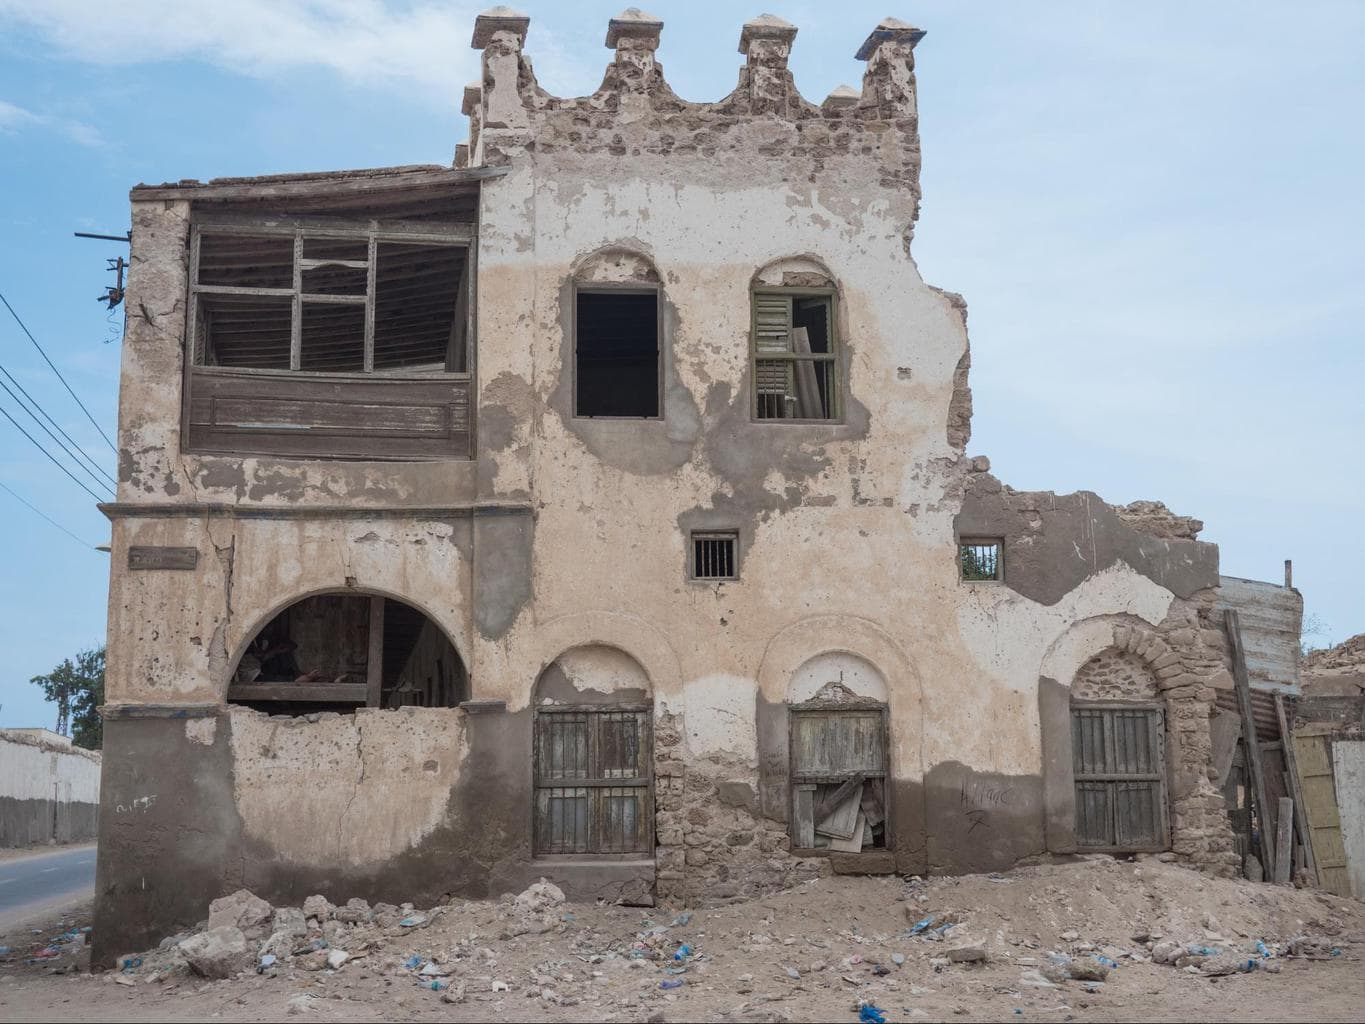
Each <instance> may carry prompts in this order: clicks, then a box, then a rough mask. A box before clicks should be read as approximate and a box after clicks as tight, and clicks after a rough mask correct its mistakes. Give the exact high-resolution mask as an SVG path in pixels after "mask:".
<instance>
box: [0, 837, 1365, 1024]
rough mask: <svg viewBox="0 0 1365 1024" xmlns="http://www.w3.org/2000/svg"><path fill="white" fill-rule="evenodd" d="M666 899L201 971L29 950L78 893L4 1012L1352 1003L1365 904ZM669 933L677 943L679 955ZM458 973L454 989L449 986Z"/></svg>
mask: <svg viewBox="0 0 1365 1024" xmlns="http://www.w3.org/2000/svg"><path fill="white" fill-rule="evenodd" d="M931 914H934V915H937V918H938V920H939V921H941V920H943V918H944V917H947V918H949V919H952V918H954V917H955V918H957V919H958V921H959V923H958V924H956V925H954V926H953V927H952V928H950V929H949V930H948V931H947V932H946V934H945V935H944V936H943V938H942V939H941V940H940V941H926V940H925V939H924V938H923V937H922V936H916V935H911V934H908V932H909V930H910V928H911V927H912V926H913V924H914V923H915V922H916V921H918V920H921V919H922V918H924V917H927V916H930V915H931ZM676 915H677V911H676V909H675V910H669V911H664V910H657V911H646V910H641V909H639V908H627V907H616V906H593V905H574V904H564V905H560V906H556V907H553V908H551V909H548V910H545V911H543V912H541V913H535V914H533V913H530V912H529V911H527V910H525V909H523V908H519V907H518V906H517V905H516V904H515V903H514V902H513V901H512V900H511V899H510V898H505V899H504V900H503V901H502V902H501V903H492V902H464V901H455V902H452V903H451V904H449V905H448V906H446V907H444V908H440V909H439V911H437V912H435V913H432V915H431V919H430V922H429V923H428V924H426V925H425V926H421V927H417V928H403V927H401V926H392V927H388V928H379V927H376V926H373V925H370V926H360V927H358V928H352V929H350V931H349V932H348V931H347V930H346V928H345V927H342V926H338V925H335V924H334V925H332V926H331V931H330V934H331V936H332V939H333V941H332V943H331V946H332V947H333V948H346V949H348V951H349V952H350V954H351V959H350V960H349V961H348V962H346V963H345V964H344V965H343V966H341V968H340V969H338V970H329V969H321V970H306V969H303V967H302V966H301V965H302V964H304V963H305V962H306V960H307V957H304V956H300V955H295V956H294V957H293V958H292V959H286V960H285V961H284V962H283V963H282V964H279V965H277V966H275V967H272V968H270V969H268V970H266V971H265V972H264V973H256V972H247V973H243V974H240V975H238V976H236V977H234V978H231V979H228V980H223V981H213V982H210V981H205V980H204V979H202V978H200V977H197V976H196V975H194V974H193V973H191V972H190V971H189V970H188V969H187V968H186V967H185V966H184V965H183V963H181V961H180V958H179V954H178V953H175V952H174V951H166V952H162V953H159V954H148V955H146V957H145V962H144V964H143V965H141V966H140V967H138V968H137V969H136V970H134V971H131V972H127V973H124V972H117V971H106V972H103V973H101V974H96V975H92V974H90V973H88V958H89V954H88V952H82V951H80V950H77V951H75V953H74V954H73V953H70V952H64V953H63V955H62V956H60V957H56V958H53V959H50V960H44V961H39V962H35V963H27V962H25V961H26V960H27V959H28V956H29V955H30V954H31V953H32V951H33V950H34V949H36V948H41V947H42V946H43V945H45V944H46V940H47V939H49V938H51V937H52V936H53V935H56V934H57V933H58V932H59V931H62V930H66V929H68V928H78V927H79V926H80V925H82V924H84V923H85V922H86V921H87V920H88V911H87V912H86V913H85V914H77V915H75V916H73V917H71V918H69V919H67V920H65V921H64V922H62V921H56V920H54V921H53V922H51V926H50V927H48V928H46V929H43V930H40V932H38V933H29V934H21V935H17V936H16V935H11V936H7V937H5V938H2V939H0V943H5V944H9V945H11V946H13V947H14V951H13V952H12V953H11V954H10V955H9V956H8V957H0V1018H3V1019H5V1020H51V1019H61V1020H63V1021H83V1020H184V1019H194V1020H202V1019H214V1020H240V1021H271V1020H279V1019H281V1018H283V1017H285V1016H289V1015H295V1016H298V1017H299V1018H300V1019H307V1018H315V1019H317V1020H340V1021H360V1020H399V1021H406V1020H423V1019H441V1020H468V1021H475V1020H480V1021H482V1020H545V1021H576V1020H587V1021H650V1020H655V1021H657V1020H666V1021H685V1020H700V1021H768V1020H793V1021H815V1020H833V1021H857V1020H858V1006H859V1002H860V1001H863V1000H866V1001H870V1002H871V1003H873V1004H874V1005H875V1006H877V1007H878V1008H880V1009H881V1010H882V1011H884V1013H885V1017H886V1019H887V1020H891V1021H905V1020H912V1019H926V1020H965V1021H975V1020H1010V1021H1021V1020H1047V1021H1053V1020H1057V1021H1089V1020H1095V1021H1109V1020H1230V1019H1233V1018H1249V1017H1252V1016H1254V1017H1256V1018H1257V1019H1262V1020H1358V1019H1360V1016H1361V1007H1362V1006H1365V969H1363V968H1362V965H1361V962H1360V953H1361V951H1362V949H1365V906H1363V905H1362V904H1360V903H1357V902H1354V901H1351V900H1342V899H1339V898H1337V897H1334V896H1330V895H1326V894H1321V893H1317V892H1313V891H1308V890H1294V889H1289V888H1284V887H1274V886H1266V885H1252V884H1250V883H1244V882H1230V881H1221V880H1214V879H1209V878H1205V877H1204V876H1201V875H1198V874H1195V873H1193V872H1190V871H1187V870H1185V869H1182V868H1179V867H1175V866H1173V865H1168V864H1162V863H1159V862H1157V861H1155V860H1144V861H1142V862H1140V863H1134V862H1130V861H1115V860H1112V859H1108V858H1089V859H1086V860H1083V861H1079V862H1074V863H1066V864H1049V865H1042V866H1038V867H1028V868H1020V869H1017V870H1015V871H1013V872H1010V873H1008V874H1004V875H994V876H986V875H972V876H965V877H962V878H935V879H929V880H925V881H919V880H903V879H898V878H884V879H882V878H878V879H874V878H827V879H821V880H819V881H816V882H812V883H808V884H806V885H803V886H801V887H799V888H797V889H794V890H791V891H788V892H785V893H780V894H777V895H774V896H771V897H767V898H764V899H759V900H755V901H751V902H748V903H741V904H734V905H730V906H725V907H718V908H710V909H703V908H698V909H696V910H695V911H694V912H693V913H692V915H691V917H690V920H688V921H687V923H686V924H682V923H676V924H675V923H673V922H674V921H675V920H680V919H679V918H677V917H676ZM347 927H349V926H347ZM934 927H937V921H936V922H935V925H934ZM651 929H653V931H652V932H651ZM926 931H927V930H926ZM343 933H344V934H343ZM1304 935H1306V936H1309V937H1310V943H1309V953H1308V955H1306V956H1305V955H1297V956H1295V955H1289V948H1288V943H1289V940H1290V939H1291V938H1293V937H1295V936H1304ZM1162 939H1171V940H1176V941H1179V942H1182V943H1186V942H1188V943H1197V944H1199V945H1203V946H1208V947H1213V948H1217V949H1220V950H1229V951H1232V952H1236V953H1238V954H1246V958H1247V959H1257V960H1258V961H1259V962H1260V964H1262V965H1272V966H1270V967H1269V969H1257V970H1255V971H1253V972H1252V973H1249V974H1244V973H1237V974H1232V975H1228V976H1223V977H1206V976H1204V975H1203V974H1200V973H1199V969H1198V967H1197V966H1189V967H1184V968H1181V967H1175V966H1165V965H1158V964H1156V963H1152V962H1150V960H1149V959H1148V957H1149V956H1150V953H1151V949H1152V946H1153V945H1154V944H1155V943H1157V942H1159V941H1160V940H1162ZM1258 939H1259V940H1263V941H1264V942H1265V943H1266V944H1267V948H1268V949H1269V950H1270V951H1272V952H1273V953H1275V954H1276V955H1274V956H1273V957H1272V958H1271V959H1270V960H1263V959H1262V958H1260V957H1259V956H1258V954H1257V953H1256V952H1255V943H1256V941H1257V940H1258ZM683 943H686V944H687V945H688V946H689V947H690V948H689V951H688V955H685V956H684V957H683V958H682V959H680V960H678V959H674V956H673V954H674V953H676V952H678V951H679V947H680V945H681V944H683ZM67 945H68V946H69V945H70V944H67ZM967 948H977V949H982V950H984V951H985V954H986V957H987V960H986V962H985V963H982V964H967V963H957V962H950V961H949V960H948V958H947V954H948V953H949V951H952V950H961V949H967ZM1334 952H1335V955H1334ZM1049 953H1054V954H1066V955H1068V956H1070V957H1072V958H1074V962H1076V963H1082V962H1084V963H1093V962H1094V958H1095V956H1097V955H1098V956H1102V957H1107V958H1109V959H1112V960H1113V961H1114V962H1116V963H1117V964H1118V965H1119V966H1118V967H1117V968H1116V969H1114V970H1112V971H1110V973H1109V974H1108V977H1107V979H1106V981H1105V982H1103V983H1102V984H1094V983H1085V982H1081V981H1076V980H1071V981H1063V982H1062V983H1061V984H1059V985H1056V986H1055V987H1054V986H1050V985H1049V984H1048V983H1047V982H1046V981H1044V980H1043V979H1042V978H1041V976H1040V975H1039V973H1038V971H1039V968H1040V967H1043V966H1045V965H1047V963H1048V954H1049ZM959 955H961V954H959ZM412 957H417V958H418V962H419V963H420V964H423V965H425V964H429V963H434V964H437V965H439V966H438V967H433V968H431V970H440V971H442V972H445V973H446V981H447V983H448V986H449V987H448V989H447V990H446V991H445V992H443V991H433V990H431V989H430V987H429V985H430V980H428V981H426V982H425V983H424V982H423V981H422V980H421V978H420V976H419V974H418V973H417V971H416V970H414V969H413V968H409V967H405V966H404V964H405V962H407V961H410V958H412ZM314 959H317V958H316V957H315V958H314ZM58 972H61V973H58ZM676 981H681V982H682V984H681V985H679V986H677V987H675V988H671V989H663V988H661V987H660V985H661V983H663V982H670V983H671V982H676ZM1030 981H1032V984H1030ZM1040 981H1042V982H1043V984H1042V985H1041V986H1040V985H1038V984H1037V983H1038V982H1040ZM461 987H462V988H463V999H462V1001H459V1002H450V1001H447V999H448V998H449V994H450V993H453V992H455V991H459V990H460V989H461Z"/></svg>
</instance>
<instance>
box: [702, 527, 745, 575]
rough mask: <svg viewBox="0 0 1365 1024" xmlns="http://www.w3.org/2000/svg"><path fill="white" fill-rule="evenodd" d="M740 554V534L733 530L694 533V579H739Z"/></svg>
mask: <svg viewBox="0 0 1365 1024" xmlns="http://www.w3.org/2000/svg"><path fill="white" fill-rule="evenodd" d="M738 554H739V535H738V534H737V533H734V532H733V531H731V532H723V533H694V534H692V572H691V577H692V579H694V580H735V579H739V559H738Z"/></svg>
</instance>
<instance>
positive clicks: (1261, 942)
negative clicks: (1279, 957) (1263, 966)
mask: <svg viewBox="0 0 1365 1024" xmlns="http://www.w3.org/2000/svg"><path fill="white" fill-rule="evenodd" d="M1256 952H1258V953H1260V954H1261V958H1262V959H1264V960H1269V959H1270V958H1271V957H1272V956H1274V955H1275V954H1274V953H1272V952H1270V949H1269V948H1268V947H1267V946H1266V944H1265V939H1257V940H1256Z"/></svg>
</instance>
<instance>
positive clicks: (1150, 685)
mask: <svg viewBox="0 0 1365 1024" xmlns="http://www.w3.org/2000/svg"><path fill="white" fill-rule="evenodd" d="M1156 697H1157V685H1156V679H1155V678H1154V677H1153V675H1152V670H1151V669H1150V668H1148V667H1147V663H1146V662H1145V661H1143V660H1142V659H1141V658H1139V657H1138V656H1137V655H1136V654H1133V653H1132V652H1131V651H1116V650H1114V649H1113V648H1110V649H1109V650H1107V651H1101V652H1100V653H1099V654H1097V655H1095V656H1094V657H1093V658H1091V659H1090V660H1089V661H1087V662H1086V663H1085V664H1084V665H1082V666H1081V667H1080V669H1079V670H1078V671H1077V672H1076V679H1075V682H1073V683H1072V684H1071V699H1072V700H1082V701H1084V700H1095V701H1103V700H1132V701H1139V700H1155V699H1156Z"/></svg>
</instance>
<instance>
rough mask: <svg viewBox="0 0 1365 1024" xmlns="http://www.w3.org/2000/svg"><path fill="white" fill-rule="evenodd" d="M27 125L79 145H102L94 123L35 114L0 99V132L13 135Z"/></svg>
mask: <svg viewBox="0 0 1365 1024" xmlns="http://www.w3.org/2000/svg"><path fill="white" fill-rule="evenodd" d="M28 127H42V128H48V129H50V130H52V131H55V132H59V133H60V134H62V135H65V136H66V137H67V138H68V139H70V140H71V141H72V142H74V143H76V144H77V145H81V146H91V147H95V146H102V145H104V138H103V136H101V135H100V132H99V129H98V128H96V127H95V126H94V125H89V124H86V123H85V122H84V121H73V120H71V119H70V118H66V117H56V116H54V115H51V114H35V113H34V112H33V111H31V110H25V109H24V108H23V107H20V106H17V105H15V104H13V103H9V102H6V101H5V100H0V134H7V135H14V134H17V133H18V132H19V131H21V130H22V129H24V128H28Z"/></svg>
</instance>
